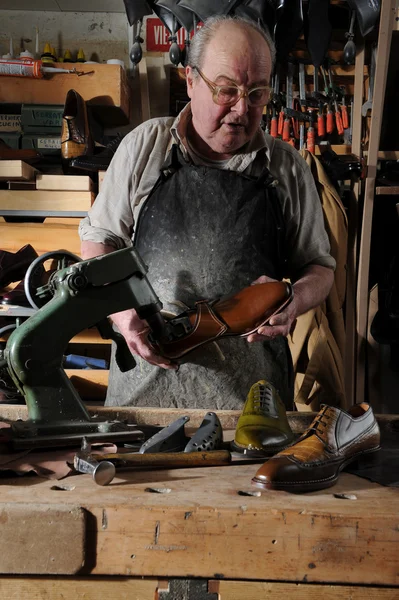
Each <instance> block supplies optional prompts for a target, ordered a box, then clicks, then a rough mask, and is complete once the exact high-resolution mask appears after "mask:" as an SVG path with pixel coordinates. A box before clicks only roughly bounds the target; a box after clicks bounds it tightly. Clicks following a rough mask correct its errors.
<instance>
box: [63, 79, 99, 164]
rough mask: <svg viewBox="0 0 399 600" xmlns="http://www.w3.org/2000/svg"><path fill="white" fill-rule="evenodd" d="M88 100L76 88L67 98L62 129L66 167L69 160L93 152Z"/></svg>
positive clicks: (70, 91)
mask: <svg viewBox="0 0 399 600" xmlns="http://www.w3.org/2000/svg"><path fill="white" fill-rule="evenodd" d="M92 152H93V140H92V137H91V135H90V130H89V121H88V116H87V108H86V102H85V101H84V100H83V98H82V96H81V95H80V94H79V93H78V92H77V91H75V90H69V92H68V93H67V96H66V100H65V106H64V112H63V115H62V129H61V156H62V162H63V165H64V166H65V167H68V166H69V161H70V160H71V159H73V158H75V157H77V156H82V155H83V154H92Z"/></svg>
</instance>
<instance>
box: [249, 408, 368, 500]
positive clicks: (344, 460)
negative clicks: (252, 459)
mask: <svg viewBox="0 0 399 600" xmlns="http://www.w3.org/2000/svg"><path fill="white" fill-rule="evenodd" d="M379 449H380V430H379V427H378V424H377V421H376V419H375V416H374V414H373V411H372V408H371V407H370V406H369V405H368V404H366V403H362V404H356V405H354V406H353V407H352V408H351V409H350V410H349V411H348V412H346V411H344V410H342V409H340V408H336V407H333V406H323V407H322V409H321V410H320V412H319V413H318V414H317V416H316V417H315V419H314V420H313V422H312V424H311V425H310V427H309V428H308V429H307V430H306V431H305V432H304V433H303V435H302V436H301V437H300V438H299V440H298V441H297V442H296V443H295V444H293V445H292V446H291V447H290V448H286V449H285V450H282V451H281V452H279V453H278V454H277V455H276V456H273V458H271V459H270V460H268V461H267V462H266V463H265V464H264V465H263V466H262V467H261V468H260V469H259V470H258V472H257V473H256V475H255V477H254V478H253V479H252V483H253V485H255V486H256V487H259V488H262V489H265V490H285V491H287V492H310V491H315V490H322V489H324V488H328V487H331V486H332V485H334V483H336V481H337V480H338V476H339V474H340V472H341V471H342V469H343V468H344V467H346V466H347V465H348V464H350V463H352V462H354V461H357V460H358V459H363V457H370V458H371V457H374V455H373V453H374V452H376V451H378V450H379Z"/></svg>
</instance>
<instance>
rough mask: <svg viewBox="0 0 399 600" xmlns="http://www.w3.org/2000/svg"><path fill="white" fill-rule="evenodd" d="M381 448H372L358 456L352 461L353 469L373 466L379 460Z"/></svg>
mask: <svg viewBox="0 0 399 600" xmlns="http://www.w3.org/2000/svg"><path fill="white" fill-rule="evenodd" d="M379 450H380V448H376V449H375V450H371V451H369V452H366V453H365V454H362V455H361V456H358V458H356V460H354V461H353V462H351V463H350V466H351V469H364V468H366V467H372V466H373V465H376V464H377V463H378V462H379V456H380V453H379V452H378V451H379Z"/></svg>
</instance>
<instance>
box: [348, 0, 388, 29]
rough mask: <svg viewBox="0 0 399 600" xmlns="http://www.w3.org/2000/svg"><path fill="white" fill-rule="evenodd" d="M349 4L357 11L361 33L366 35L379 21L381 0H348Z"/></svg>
mask: <svg viewBox="0 0 399 600" xmlns="http://www.w3.org/2000/svg"><path fill="white" fill-rule="evenodd" d="M348 4H349V6H350V7H351V9H352V10H354V11H355V12H356V17H357V24H358V25H359V29H360V33H361V34H362V36H363V37H365V36H366V35H367V34H368V33H370V31H372V30H373V29H374V27H375V25H376V23H377V21H378V17H379V14H380V8H381V0H348Z"/></svg>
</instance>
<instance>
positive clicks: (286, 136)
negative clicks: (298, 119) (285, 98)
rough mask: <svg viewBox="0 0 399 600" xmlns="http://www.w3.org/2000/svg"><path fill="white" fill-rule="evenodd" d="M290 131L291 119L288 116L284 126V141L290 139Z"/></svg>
mask: <svg viewBox="0 0 399 600" xmlns="http://www.w3.org/2000/svg"><path fill="white" fill-rule="evenodd" d="M290 131H291V119H290V118H289V117H287V118H286V119H284V127H283V140H284V142H289V141H290V137H291V136H290Z"/></svg>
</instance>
